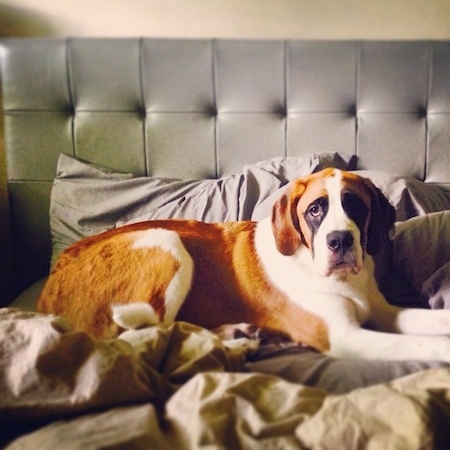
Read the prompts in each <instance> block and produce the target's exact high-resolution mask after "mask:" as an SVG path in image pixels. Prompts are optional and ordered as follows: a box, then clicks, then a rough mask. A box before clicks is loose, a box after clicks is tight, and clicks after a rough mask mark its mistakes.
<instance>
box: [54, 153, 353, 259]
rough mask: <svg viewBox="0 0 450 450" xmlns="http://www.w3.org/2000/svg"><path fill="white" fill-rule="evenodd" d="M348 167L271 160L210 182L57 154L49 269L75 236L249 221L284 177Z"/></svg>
mask: <svg viewBox="0 0 450 450" xmlns="http://www.w3.org/2000/svg"><path fill="white" fill-rule="evenodd" d="M329 166H333V167H337V168H340V169H344V170H350V169H352V168H354V166H355V158H354V156H353V155H345V154H339V153H331V154H330V153H325V154H320V155H316V154H311V155H308V156H304V157H287V158H275V159H271V160H268V161H263V162H260V163H257V164H254V165H251V166H246V167H244V168H243V171H242V173H239V174H236V175H231V176H228V177H224V178H220V179H214V180H188V181H186V180H175V179H164V178H154V177H133V176H132V175H131V174H124V173H118V172H114V171H111V170H109V169H105V168H102V167H98V166H95V165H92V164H87V163H85V162H82V161H80V160H77V159H75V158H73V157H70V156H67V155H60V157H59V160H58V167H57V176H56V178H55V180H54V183H53V187H52V193H51V202H50V227H51V232H52V267H53V266H54V264H55V262H56V259H57V257H58V255H59V254H60V253H61V251H63V250H64V249H65V248H67V247H68V246H69V245H71V244H72V243H74V242H76V241H77V240H79V239H81V238H83V237H86V236H90V235H93V234H96V233H100V232H103V231H106V230H108V229H111V228H115V227H118V226H122V225H125V224H128V223H132V222H137V221H143V220H151V219H162V218H185V219H196V220H202V221H205V222H223V221H234V220H246V219H250V218H251V215H252V212H253V209H254V208H255V206H256V205H258V204H260V203H261V202H262V201H264V200H265V199H266V198H267V197H268V196H269V195H270V194H271V193H272V192H273V191H275V190H277V189H279V188H280V186H282V185H284V184H286V183H287V182H288V181H289V180H291V179H293V178H296V177H298V176H302V175H306V174H309V173H312V172H314V171H318V170H321V169H323V168H325V167H329Z"/></svg>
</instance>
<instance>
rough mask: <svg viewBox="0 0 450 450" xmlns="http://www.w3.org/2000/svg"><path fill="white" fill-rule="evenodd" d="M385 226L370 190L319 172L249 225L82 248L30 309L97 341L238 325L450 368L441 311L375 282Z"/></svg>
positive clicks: (383, 207) (62, 262)
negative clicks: (167, 326) (159, 328)
mask: <svg viewBox="0 0 450 450" xmlns="http://www.w3.org/2000/svg"><path fill="white" fill-rule="evenodd" d="M394 221H395V210H394V208H393V206H392V205H391V204H390V203H389V202H388V200H387V199H386V197H385V196H384V195H383V194H382V193H381V191H380V190H379V189H378V188H376V187H375V186H374V184H373V183H372V182H371V181H370V180H369V179H366V178H363V177H360V176H358V175H355V174H352V173H349V172H344V171H340V170H336V169H331V168H329V169H325V170H323V171H321V172H318V173H315V174H312V175H309V176H306V177H303V178H299V179H297V180H295V181H294V182H292V183H291V184H290V185H289V187H287V188H286V190H285V191H284V193H283V194H282V195H281V197H280V198H279V200H278V201H276V202H275V204H274V206H273V210H272V215H271V217H268V218H267V219H265V220H262V221H260V222H252V221H241V222H229V223H203V222H198V221H193V220H156V221H149V222H141V223H136V224H131V225H126V226H123V227H121V228H117V229H114V230H110V231H106V232H104V233H102V234H99V235H95V236H91V237H88V238H85V239H83V240H81V241H79V242H77V243H75V244H73V245H72V246H71V247H69V248H68V249H67V250H65V251H64V252H63V253H62V254H61V256H60V258H59V259H58V262H57V264H56V266H55V269H54V270H53V271H52V273H51V274H50V276H49V278H48V281H47V283H46V285H45V286H44V289H43V291H42V293H41V295H40V297H39V298H38V301H37V310H38V311H39V312H44V313H55V314H59V315H62V316H65V317H67V318H69V319H70V320H71V321H72V322H73V324H74V325H75V327H76V328H78V329H81V330H85V331H87V332H89V333H91V334H92V335H94V336H96V337H99V338H113V337H116V336H118V335H119V334H120V333H121V332H122V331H124V330H126V329H137V328H141V327H145V326H150V325H153V324H157V323H160V322H167V323H170V322H173V321H174V320H180V321H186V322H191V323H193V324H196V325H199V326H202V327H205V328H208V329H213V328H216V327H219V326H221V325H224V324H232V323H242V322H245V323H251V324H254V325H255V326H258V327H262V328H264V329H269V330H273V331H274V332H277V333H282V334H284V335H286V336H287V337H288V338H289V339H291V340H293V341H295V342H297V343H301V344H304V345H308V346H311V347H313V348H315V349H316V350H318V351H320V352H323V353H325V354H328V355H331V356H334V357H338V358H362V359H383V360H409V359H415V360H440V361H448V362H450V339H449V338H448V337H447V336H446V335H447V334H449V333H450V311H446V310H434V311H432V310H423V309H412V308H400V307H396V306H393V305H391V304H389V303H388V302H387V300H386V299H385V297H384V296H383V294H382V293H381V291H380V289H379V287H378V285H377V282H376V280H375V277H374V262H373V256H374V255H376V254H377V253H378V252H379V251H380V250H381V249H382V247H383V246H385V245H388V242H389V237H388V233H389V230H390V229H391V228H392V226H393V224H394ZM366 325H368V326H367V327H366Z"/></svg>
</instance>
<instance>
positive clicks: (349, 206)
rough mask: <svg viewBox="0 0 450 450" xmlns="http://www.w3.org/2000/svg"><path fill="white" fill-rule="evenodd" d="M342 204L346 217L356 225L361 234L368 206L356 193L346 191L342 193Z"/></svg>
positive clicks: (367, 213)
mask: <svg viewBox="0 0 450 450" xmlns="http://www.w3.org/2000/svg"><path fill="white" fill-rule="evenodd" d="M342 206H343V208H344V211H345V212H346V214H347V215H348V217H350V219H352V220H353V222H355V223H356V226H357V227H358V228H359V230H360V231H361V236H363V234H364V228H365V225H366V221H367V217H368V215H369V208H368V207H367V206H366V205H365V203H364V202H363V200H362V199H361V198H360V197H359V196H358V195H356V194H355V193H354V192H348V191H347V192H346V191H344V192H343V193H342Z"/></svg>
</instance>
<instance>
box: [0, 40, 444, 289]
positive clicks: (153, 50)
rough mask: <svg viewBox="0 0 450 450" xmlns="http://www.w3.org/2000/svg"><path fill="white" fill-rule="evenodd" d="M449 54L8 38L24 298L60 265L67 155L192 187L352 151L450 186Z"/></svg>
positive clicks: (7, 99) (428, 45) (392, 46)
mask: <svg viewBox="0 0 450 450" xmlns="http://www.w3.org/2000/svg"><path fill="white" fill-rule="evenodd" d="M449 56H450V44H449V43H448V42H424V41H421V42H413V41H408V42H356V41H353V42H350V41H348V42H324V41H320V42H312V41H281V40H275V41H264V40H261V41H251V40H250V41H248V40H246V41H243V40H210V39H204V40H179V39H151V38H148V39H147V38H143V39H138V38H131V39H130V38H128V39H67V40H65V39H6V40H2V41H1V71H2V72H1V76H2V87H3V94H4V95H3V102H4V111H5V145H6V157H7V176H8V182H9V185H10V197H11V198H10V201H11V208H12V211H13V214H12V228H13V230H14V236H13V239H14V242H13V246H14V253H15V255H16V269H15V270H16V274H17V276H16V290H17V292H19V291H20V290H22V289H23V288H24V287H25V286H26V285H27V284H29V282H30V281H32V280H34V279H36V278H37V277H38V276H40V275H41V274H42V273H43V272H45V268H46V267H48V261H45V256H44V255H47V254H48V249H49V248H50V236H49V228H48V195H49V192H50V186H51V182H52V180H53V177H54V175H55V170H56V162H57V158H58V155H59V153H66V154H69V155H72V156H75V157H78V158H81V159H84V160H86V161H90V162H94V163H97V164H100V165H102V166H106V167H111V168H112V169H116V170H122V171H129V172H132V173H134V174H136V175H149V176H165V177H179V178H184V179H187V178H215V177H219V176H222V175H226V174H230V173H233V172H239V171H240V170H241V169H242V166H243V165H244V164H251V163H254V162H257V161H260V160H264V159H267V158H270V157H274V156H288V155H289V156H294V155H305V154H307V153H310V152H317V153H321V152H331V151H343V152H350V153H352V154H356V155H358V157H359V166H360V167H361V168H368V169H386V168H389V169H390V170H395V171H398V172H400V174H401V175H404V176H413V177H417V178H419V179H423V180H425V181H430V182H433V183H441V184H447V185H450V175H449V170H448V166H449V164H450V161H449V159H450V156H449V155H450V147H449V141H450V132H449V131H448V130H449V129H450V126H449V125H450V88H449V83H448V79H449V77H450V57H449ZM43 182H44V185H45V189H44V190H43V189H42V186H43V185H42V183H43ZM35 198H39V201H35V200H34V199H35ZM19 205H20V206H19ZM24 205H25V209H23V210H21V208H22V207H23V206H24ZM33 208H34V210H33V211H31V210H32V209H33ZM20 211H22V212H20ZM30 214H34V216H32V217H33V220H30ZM28 250H29V251H28ZM18 255H20V256H18ZM25 255H26V258H25ZM25 259H26V261H25ZM42 264H44V265H45V267H44V270H43V269H42Z"/></svg>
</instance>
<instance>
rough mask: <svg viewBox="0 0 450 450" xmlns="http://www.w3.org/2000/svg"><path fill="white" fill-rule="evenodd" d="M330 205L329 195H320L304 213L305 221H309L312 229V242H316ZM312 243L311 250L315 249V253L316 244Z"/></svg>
mask: <svg viewBox="0 0 450 450" xmlns="http://www.w3.org/2000/svg"><path fill="white" fill-rule="evenodd" d="M328 207H329V202H328V197H325V196H324V197H319V198H317V199H316V200H314V201H313V202H312V203H310V204H309V205H308V208H306V211H305V213H304V214H303V217H304V218H305V222H306V223H307V225H308V227H309V229H310V230H311V235H312V239H311V242H312V243H314V236H315V234H316V233H317V230H318V229H319V227H320V224H321V223H322V222H323V220H324V219H325V217H326V215H327V213H328ZM312 245H313V248H312V249H311V250H312V251H313V254H314V244H312Z"/></svg>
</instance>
